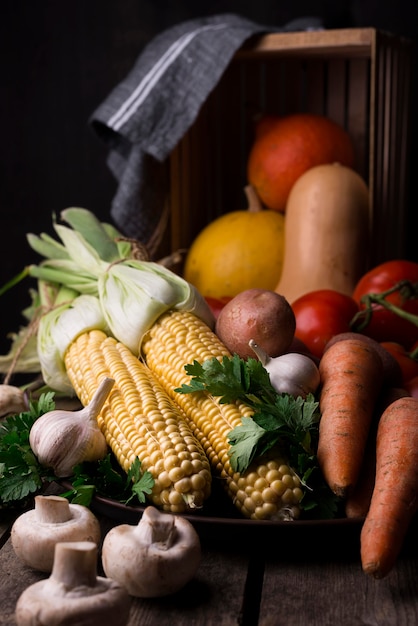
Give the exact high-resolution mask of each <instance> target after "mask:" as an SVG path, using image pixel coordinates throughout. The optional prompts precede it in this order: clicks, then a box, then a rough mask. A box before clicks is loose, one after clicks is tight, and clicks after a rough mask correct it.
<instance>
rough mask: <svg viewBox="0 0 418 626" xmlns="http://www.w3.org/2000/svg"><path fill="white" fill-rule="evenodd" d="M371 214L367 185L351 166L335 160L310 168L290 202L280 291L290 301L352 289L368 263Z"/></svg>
mask: <svg viewBox="0 0 418 626" xmlns="http://www.w3.org/2000/svg"><path fill="white" fill-rule="evenodd" d="M369 220H370V200H369V191H368V187H367V185H366V183H365V182H364V180H363V179H362V178H361V176H360V175H359V174H357V172H355V171H354V170H353V169H352V168H349V167H346V166H344V165H340V164H339V163H333V164H327V165H318V166H316V167H313V168H311V169H309V170H308V171H307V172H305V173H304V174H303V175H302V176H301V177H300V178H299V179H298V180H297V181H296V183H295V184H294V185H293V187H292V189H291V191H290V194H289V199H288V202H287V205H286V220H285V235H284V257H283V268H282V274H281V277H280V280H279V282H278V284H277V286H276V288H275V291H276V292H277V293H279V294H281V295H283V296H284V297H285V298H286V299H287V300H288V302H290V303H292V302H294V301H295V300H296V299H297V298H299V297H300V296H302V295H303V294H305V293H308V292H310V291H315V290H317V289H334V290H335V291H339V292H341V293H344V294H347V295H352V293H353V289H354V287H355V285H356V283H357V281H358V279H359V278H360V276H361V275H362V274H363V273H364V271H365V270H366V268H367V252H368V243H369V238H370V226H369Z"/></svg>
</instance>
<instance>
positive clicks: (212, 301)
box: [205, 296, 232, 319]
mask: <svg viewBox="0 0 418 626" xmlns="http://www.w3.org/2000/svg"><path fill="white" fill-rule="evenodd" d="M231 299H232V298H230V297H229V296H224V297H222V298H212V297H211V296H205V300H206V302H207V303H208V305H209V308H210V310H211V311H212V313H213V315H214V317H215V319H218V315H219V313H220V312H221V311H222V309H223V308H224V306H225V304H226V303H227V302H229V301H230V300H231Z"/></svg>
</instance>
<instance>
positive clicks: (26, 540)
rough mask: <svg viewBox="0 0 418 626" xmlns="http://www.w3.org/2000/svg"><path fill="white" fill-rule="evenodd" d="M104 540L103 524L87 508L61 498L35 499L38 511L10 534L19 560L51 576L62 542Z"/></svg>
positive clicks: (25, 517) (19, 521) (17, 523)
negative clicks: (101, 529) (102, 535)
mask: <svg viewBox="0 0 418 626" xmlns="http://www.w3.org/2000/svg"><path fill="white" fill-rule="evenodd" d="M100 539H101V531H100V524H99V521H98V519H97V518H96V517H95V515H94V514H93V513H92V512H91V511H90V509H88V508H87V507H85V506H82V505H80V504H70V503H69V502H68V500H66V499H65V498H62V497H61V496H42V495H39V496H35V508H34V509H31V510H30V511H26V512H25V513H22V514H21V515H20V516H19V517H18V518H17V519H16V520H15V522H14V524H13V526H12V531H11V540H12V546H13V549H14V551H15V554H16V555H17V557H18V558H19V559H20V560H21V561H23V563H25V565H28V566H29V567H33V568H34V569H36V570H39V571H41V572H47V573H49V572H51V570H52V566H53V563H54V551H55V545H56V544H57V543H58V542H62V541H93V542H94V543H97V544H98V543H99V542H100Z"/></svg>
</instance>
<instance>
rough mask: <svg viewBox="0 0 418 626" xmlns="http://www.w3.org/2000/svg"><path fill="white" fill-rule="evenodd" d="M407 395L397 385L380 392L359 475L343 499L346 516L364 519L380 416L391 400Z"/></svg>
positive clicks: (374, 470)
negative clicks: (344, 499)
mask: <svg viewBox="0 0 418 626" xmlns="http://www.w3.org/2000/svg"><path fill="white" fill-rule="evenodd" d="M408 395H409V394H408V393H407V391H405V389H402V388H398V387H389V388H387V389H386V388H385V389H382V391H381V393H380V396H379V398H378V401H377V404H376V408H375V411H374V416H373V419H372V423H371V426H370V431H369V436H368V438H367V444H366V449H365V452H364V457H363V463H362V466H361V469H360V475H359V478H358V480H357V483H356V484H355V486H354V488H353V490H352V491H351V492H350V493H349V494H348V495H347V499H346V501H345V514H346V516H347V517H348V518H363V519H364V518H365V517H366V515H367V512H368V510H369V507H370V502H371V499H372V493H373V488H374V483H375V477H376V437H377V427H378V425H379V419H380V416H381V414H382V413H383V411H384V410H385V409H386V408H387V407H388V406H389V405H390V404H391V403H392V402H394V401H395V400H397V399H398V398H403V397H405V396H408Z"/></svg>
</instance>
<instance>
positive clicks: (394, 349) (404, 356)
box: [380, 341, 418, 383]
mask: <svg viewBox="0 0 418 626" xmlns="http://www.w3.org/2000/svg"><path fill="white" fill-rule="evenodd" d="M380 345H381V346H383V347H384V348H386V350H387V351H388V352H390V354H391V355H392V356H393V357H395V359H396V360H397V361H398V363H399V365H400V368H401V370H402V380H403V382H404V383H406V382H408V381H409V380H411V378H414V377H415V376H418V361H417V360H415V359H413V358H411V357H410V355H409V353H408V352H407V351H406V349H405V348H404V347H403V346H402V345H401V344H400V343H396V342H395V341H382V342H381V344H380Z"/></svg>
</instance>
